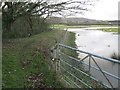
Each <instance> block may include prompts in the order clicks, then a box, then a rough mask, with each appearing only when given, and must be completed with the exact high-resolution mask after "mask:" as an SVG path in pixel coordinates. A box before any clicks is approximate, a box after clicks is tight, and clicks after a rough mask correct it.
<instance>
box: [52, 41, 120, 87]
mask: <svg viewBox="0 0 120 90" xmlns="http://www.w3.org/2000/svg"><path fill="white" fill-rule="evenodd" d="M64 48H65V49H69V50H73V51H77V52H79V53H84V54H86V56H85V57H84V58H80V59H78V58H75V57H72V56H70V55H68V54H66V53H65V52H64V51H63V49H64ZM52 56H53V58H52V61H53V62H54V63H53V64H54V68H55V70H56V72H57V73H58V74H59V78H60V80H61V81H62V82H64V84H66V87H70V88H90V89H94V88H111V89H114V86H113V83H114V82H112V81H111V80H110V78H113V79H116V80H117V81H120V77H118V76H115V75H113V74H111V73H109V72H107V71H104V70H102V69H101V67H100V66H99V64H98V63H97V61H96V60H95V59H96V58H99V59H101V60H106V61H109V62H112V63H115V64H120V61H119V60H116V59H111V58H105V57H102V56H99V55H95V54H92V53H89V52H85V51H82V50H78V49H76V48H73V47H70V46H67V45H64V44H60V43H59V44H56V46H55V47H54V48H53V50H52ZM86 59H88V61H89V62H88V63H86V62H84V61H85V60H86ZM91 61H92V62H94V64H95V65H96V66H93V65H91ZM84 67H88V70H85V69H84ZM91 69H94V70H97V71H99V72H100V73H101V74H102V75H103V77H104V78H105V79H106V81H107V84H106V83H104V82H102V81H100V80H98V79H97V78H95V77H94V76H92V75H91V73H90V71H91ZM108 77H110V78H108Z"/></svg>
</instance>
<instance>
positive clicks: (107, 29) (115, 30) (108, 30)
mask: <svg viewBox="0 0 120 90" xmlns="http://www.w3.org/2000/svg"><path fill="white" fill-rule="evenodd" d="M118 30H119V29H118V28H104V29H102V31H105V32H115V33H119V34H120V32H119V31H118Z"/></svg>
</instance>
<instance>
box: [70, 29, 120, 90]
mask: <svg viewBox="0 0 120 90" xmlns="http://www.w3.org/2000/svg"><path fill="white" fill-rule="evenodd" d="M101 28H111V27H95V28H69V29H68V31H71V32H74V33H76V40H75V43H76V45H77V48H78V49H79V50H83V51H87V52H90V53H93V54H97V55H100V56H104V57H108V58H110V57H111V56H112V55H113V54H114V53H115V54H116V55H117V56H118V38H120V36H119V35H118V34H113V33H112V32H103V31H101V30H98V29H101ZM113 28H114V27H113ZM83 57H85V55H84V54H82V53H79V58H83ZM96 61H97V63H98V65H99V66H100V67H101V68H102V70H105V71H107V72H109V73H111V74H113V75H116V76H118V65H119V64H116V63H112V62H109V61H105V60H101V59H97V58H96ZM84 62H86V63H88V59H86V60H85V61H84ZM91 63H92V65H93V66H95V64H94V62H91ZM85 69H86V70H87V67H85ZM91 74H92V75H93V76H94V77H96V78H97V79H98V80H100V81H101V82H104V83H105V84H107V85H109V83H108V82H107V80H106V79H105V78H104V76H103V75H102V73H101V72H99V71H96V70H94V69H91ZM108 78H109V80H110V82H112V85H113V86H114V87H115V88H116V87H118V80H116V79H114V78H112V77H110V76H108Z"/></svg>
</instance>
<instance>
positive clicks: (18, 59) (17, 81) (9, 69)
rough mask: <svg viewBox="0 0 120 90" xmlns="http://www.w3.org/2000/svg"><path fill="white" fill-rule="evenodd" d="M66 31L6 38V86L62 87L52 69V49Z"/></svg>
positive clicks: (4, 66) (4, 55) (4, 49)
mask: <svg viewBox="0 0 120 90" xmlns="http://www.w3.org/2000/svg"><path fill="white" fill-rule="evenodd" d="M63 34H64V31H62V30H61V31H60V30H52V31H49V32H43V33H41V34H38V35H34V36H31V37H28V38H19V39H9V40H8V39H7V40H5V39H4V40H3V47H2V49H3V57H2V75H3V78H2V80H3V83H2V86H3V88H24V87H25V88H27V87H29V88H30V87H37V88H39V87H40V88H42V87H45V88H46V87H47V88H49V87H53V88H59V87H63V86H62V85H61V84H60V83H59V81H57V79H56V77H55V76H56V75H55V72H54V71H52V70H51V64H50V48H51V47H52V46H53V45H54V44H55V43H56V41H60V39H61V37H63Z"/></svg>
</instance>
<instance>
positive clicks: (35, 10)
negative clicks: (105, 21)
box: [2, 0, 91, 31]
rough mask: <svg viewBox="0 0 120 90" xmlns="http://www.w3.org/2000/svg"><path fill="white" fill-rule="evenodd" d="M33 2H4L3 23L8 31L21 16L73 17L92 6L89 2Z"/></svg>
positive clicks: (76, 0)
mask: <svg viewBox="0 0 120 90" xmlns="http://www.w3.org/2000/svg"><path fill="white" fill-rule="evenodd" d="M55 1H56V0H39V1H37V0H34V1H33V0H31V1H29V2H28V1H25V2H19V0H18V1H17V2H3V5H2V14H3V23H4V25H5V27H6V29H7V30H9V31H11V28H12V24H13V23H14V21H16V20H17V19H18V18H20V17H21V16H28V17H31V16H39V17H44V18H47V17H49V16H51V15H52V14H60V15H71V14H75V13H83V11H87V10H88V9H87V8H86V7H85V6H87V5H91V1H88V0H84V1H83V0H81V1H80V0H79V1H78V0H64V1H56V2H55Z"/></svg>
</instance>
